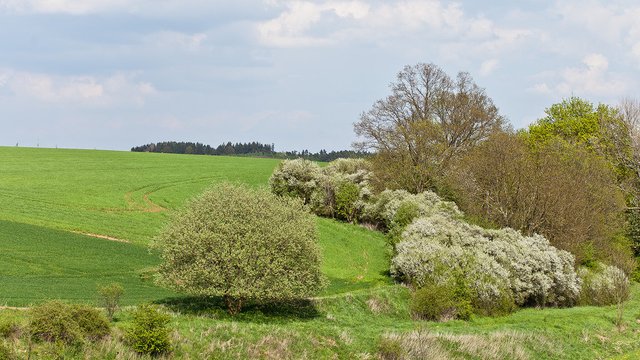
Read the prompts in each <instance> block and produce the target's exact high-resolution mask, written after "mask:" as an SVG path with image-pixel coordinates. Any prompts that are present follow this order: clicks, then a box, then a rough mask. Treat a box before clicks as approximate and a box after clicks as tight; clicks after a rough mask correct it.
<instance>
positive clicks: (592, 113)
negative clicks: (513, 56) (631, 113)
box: [528, 97, 631, 176]
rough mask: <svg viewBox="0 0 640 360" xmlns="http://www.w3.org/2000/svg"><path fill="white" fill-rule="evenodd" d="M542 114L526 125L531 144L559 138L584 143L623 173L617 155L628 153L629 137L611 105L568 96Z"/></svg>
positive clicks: (536, 144)
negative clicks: (595, 104)
mask: <svg viewBox="0 0 640 360" xmlns="http://www.w3.org/2000/svg"><path fill="white" fill-rule="evenodd" d="M545 113H546V116H545V117H544V118H542V119H540V120H538V121H537V122H536V123H534V124H532V125H531V126H529V129H528V139H529V141H530V143H531V145H533V146H538V145H544V144H547V143H549V142H550V141H554V139H557V138H560V139H562V140H564V141H568V142H569V143H572V144H579V145H583V146H585V147H586V148H587V149H589V150H590V151H592V152H593V153H595V154H598V155H601V156H603V157H605V158H606V159H607V160H608V161H609V162H610V163H611V164H612V166H613V167H615V168H616V169H617V172H618V175H620V176H622V175H624V174H625V172H626V171H627V169H625V167H624V164H623V163H622V162H621V161H620V160H622V159H621V158H620V156H621V155H623V154H626V155H630V154H631V147H630V146H631V139H630V138H629V137H628V134H627V132H626V128H625V125H624V123H623V122H622V120H621V118H620V117H619V116H618V111H617V110H616V109H615V108H614V107H611V106H608V105H605V104H599V105H598V106H597V107H596V106H594V105H593V104H592V103H590V102H588V101H586V100H584V99H581V98H578V97H571V98H569V99H565V100H563V101H562V102H560V103H558V104H553V105H551V107H549V108H548V109H546V110H545Z"/></svg>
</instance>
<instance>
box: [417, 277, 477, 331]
mask: <svg viewBox="0 0 640 360" xmlns="http://www.w3.org/2000/svg"><path fill="white" fill-rule="evenodd" d="M411 311H412V312H413V313H414V315H416V316H417V317H419V318H421V319H425V320H431V321H446V320H453V319H460V320H468V319H469V318H470V317H471V314H472V313H473V307H472V306H471V296H470V293H469V291H468V289H467V287H466V285H465V284H464V283H463V282H462V281H453V282H445V283H438V282H435V281H427V282H425V283H424V284H423V285H422V286H421V287H420V288H418V289H417V290H416V291H415V292H414V294H413V297H412V298H411Z"/></svg>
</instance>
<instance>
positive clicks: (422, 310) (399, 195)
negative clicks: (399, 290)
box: [270, 159, 629, 320]
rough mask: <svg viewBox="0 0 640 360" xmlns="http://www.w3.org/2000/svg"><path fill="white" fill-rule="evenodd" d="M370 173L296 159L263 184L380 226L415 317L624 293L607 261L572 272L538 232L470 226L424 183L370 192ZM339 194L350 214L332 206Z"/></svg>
mask: <svg viewBox="0 0 640 360" xmlns="http://www.w3.org/2000/svg"><path fill="white" fill-rule="evenodd" d="M371 175H372V174H371V171H370V168H369V167H368V165H367V163H366V162H365V161H364V160H353V159H350V160H340V161H335V162H332V163H330V164H329V165H328V166H327V167H325V168H320V167H319V166H318V165H316V164H314V163H311V162H309V161H306V160H301V159H299V160H289V161H284V162H283V163H281V165H280V166H279V167H278V168H277V169H276V170H275V171H274V174H273V176H272V177H271V179H270V184H271V189H272V191H273V192H274V193H276V194H278V195H291V196H297V197H301V198H303V199H304V201H305V202H306V203H307V204H308V205H309V206H310V207H311V208H312V209H313V210H314V212H315V213H316V214H318V215H321V216H332V217H338V218H341V219H345V220H349V221H360V222H366V223H369V224H373V225H376V226H377V227H378V228H379V229H381V230H383V231H386V232H387V234H388V236H389V238H390V240H391V243H392V244H393V245H394V256H393V259H392V262H391V274H392V275H393V276H394V277H395V278H396V279H397V280H400V281H403V282H405V283H407V284H410V285H412V286H414V288H416V289H417V290H416V292H415V294H414V297H413V302H412V307H413V309H414V312H415V313H416V314H418V315H419V316H421V317H424V318H427V319H431V320H440V319H443V318H468V316H469V314H470V313H471V312H476V313H481V314H487V315H495V314H502V313H506V312H509V311H512V310H513V309H514V308H515V307H516V306H573V305H575V304H577V303H583V304H584V303H589V304H594V305H605V304H611V303H614V302H619V301H621V300H620V299H621V298H625V299H626V297H625V295H624V294H625V291H626V294H627V295H626V296H628V286H629V282H628V279H627V277H626V276H625V275H624V273H623V272H622V271H621V270H620V269H618V268H616V267H613V266H605V265H601V266H600V268H598V269H591V270H584V269H583V270H581V271H580V274H578V273H576V270H575V259H574V256H573V255H572V254H571V253H569V252H567V251H564V250H559V249H557V248H555V247H554V246H552V245H551V244H550V243H549V241H548V240H547V239H546V238H545V237H543V236H541V235H532V236H525V235H523V234H522V233H520V232H519V231H516V230H513V229H510V228H503V229H485V228H482V227H480V226H477V225H472V224H470V223H468V222H467V221H465V218H464V214H463V213H462V211H460V210H459V209H458V207H457V206H456V204H455V203H453V202H450V201H444V200H442V199H441V198H440V197H439V196H438V195H436V194H435V193H433V192H430V191H426V192H423V193H420V194H411V193H409V192H407V191H404V190H385V191H383V192H381V193H379V194H377V195H373V194H372V192H371V189H370V187H369V179H370V178H371ZM345 184H348V186H347V185H345ZM342 189H344V191H341V190H342ZM356 190H357V191H356ZM338 194H340V196H338ZM340 198H344V199H346V200H344V201H345V202H346V203H348V204H350V205H351V206H352V211H353V212H352V213H348V212H347V213H345V212H344V210H343V207H342V205H338V204H339V202H340V200H338V199H340ZM347 207H348V206H347ZM625 289H626V290H625ZM610 294H617V295H616V296H611V295H610ZM587 299H592V300H587Z"/></svg>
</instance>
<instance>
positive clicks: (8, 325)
mask: <svg viewBox="0 0 640 360" xmlns="http://www.w3.org/2000/svg"><path fill="white" fill-rule="evenodd" d="M20 331H21V329H20V325H19V324H18V323H16V322H15V321H12V320H5V319H1V320H0V338H4V339H7V338H10V337H13V336H15V335H17V334H19V333H20Z"/></svg>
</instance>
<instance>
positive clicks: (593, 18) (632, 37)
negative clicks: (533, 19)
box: [554, 0, 640, 66]
mask: <svg viewBox="0 0 640 360" xmlns="http://www.w3.org/2000/svg"><path fill="white" fill-rule="evenodd" d="M554 12H555V14H557V15H559V16H561V18H562V19H563V20H564V22H565V23H566V24H568V25H570V26H574V27H577V28H579V29H580V30H581V31H583V32H584V31H586V32H587V33H588V37H589V38H592V39H599V40H602V41H605V42H606V43H608V44H612V45H617V46H621V50H622V52H623V53H626V54H628V55H631V56H632V57H633V58H634V59H635V61H636V64H637V65H639V66H640V49H638V47H640V22H639V21H638V19H639V18H640V4H638V2H637V1H625V0H618V1H607V2H597V1H593V0H590V1H582V0H580V1H577V0H562V1H560V0H557V1H556V4H555V7H554Z"/></svg>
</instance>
